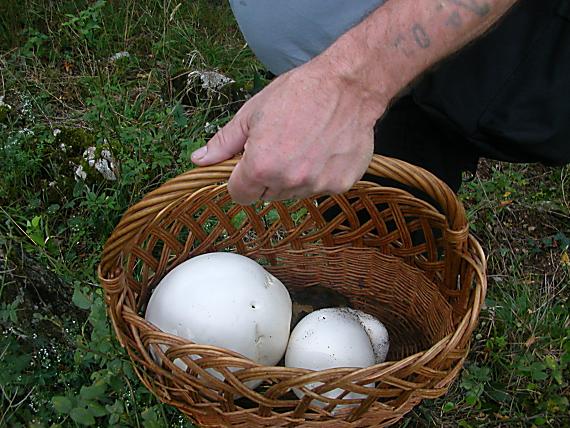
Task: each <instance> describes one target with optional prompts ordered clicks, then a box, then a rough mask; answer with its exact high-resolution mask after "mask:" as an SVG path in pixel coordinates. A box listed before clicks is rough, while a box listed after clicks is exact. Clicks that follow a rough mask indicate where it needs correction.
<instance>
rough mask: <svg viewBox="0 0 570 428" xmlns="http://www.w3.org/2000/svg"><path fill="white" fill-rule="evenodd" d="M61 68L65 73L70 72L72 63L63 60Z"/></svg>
mask: <svg viewBox="0 0 570 428" xmlns="http://www.w3.org/2000/svg"><path fill="white" fill-rule="evenodd" d="M63 69H64V70H65V72H66V73H68V74H70V73H71V72H72V71H73V63H72V62H69V61H67V60H65V59H64V60H63Z"/></svg>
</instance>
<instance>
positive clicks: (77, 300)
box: [71, 288, 91, 309]
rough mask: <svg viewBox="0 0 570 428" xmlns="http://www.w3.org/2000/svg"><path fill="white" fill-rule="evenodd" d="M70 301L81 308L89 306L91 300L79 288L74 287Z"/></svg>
mask: <svg viewBox="0 0 570 428" xmlns="http://www.w3.org/2000/svg"><path fill="white" fill-rule="evenodd" d="M71 301H72V302H73V304H74V305H75V306H77V307H78V308H81V309H89V308H90V307H91V301H90V300H89V299H88V298H87V296H86V295H85V294H84V293H83V292H82V291H81V290H79V288H75V289H74V290H73V297H72V298H71Z"/></svg>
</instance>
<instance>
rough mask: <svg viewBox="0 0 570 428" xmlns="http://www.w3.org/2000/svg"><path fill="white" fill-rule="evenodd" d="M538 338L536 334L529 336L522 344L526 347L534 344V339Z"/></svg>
mask: <svg viewBox="0 0 570 428" xmlns="http://www.w3.org/2000/svg"><path fill="white" fill-rule="evenodd" d="M537 340H538V338H537V337H536V336H530V337H529V338H528V339H527V340H526V342H525V343H524V346H526V347H527V348H530V347H531V346H532V345H534V344H535V343H536V341H537Z"/></svg>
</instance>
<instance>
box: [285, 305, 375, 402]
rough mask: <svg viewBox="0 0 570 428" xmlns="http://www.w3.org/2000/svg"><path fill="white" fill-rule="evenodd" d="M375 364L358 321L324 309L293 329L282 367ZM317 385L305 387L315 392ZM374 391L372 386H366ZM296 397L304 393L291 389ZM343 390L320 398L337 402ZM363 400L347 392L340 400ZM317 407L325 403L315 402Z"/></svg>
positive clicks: (339, 311) (345, 313)
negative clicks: (332, 399)
mask: <svg viewBox="0 0 570 428" xmlns="http://www.w3.org/2000/svg"><path fill="white" fill-rule="evenodd" d="M374 363H375V356H374V351H373V347H372V344H371V340H370V337H369V336H368V334H367V332H366V330H365V328H364V327H363V325H362V322H361V321H360V319H359V317H358V316H357V315H355V313H354V312H352V311H351V310H348V309H347V308H326V309H320V310H317V311H314V312H311V313H310V314H308V315H307V316H305V317H304V318H303V319H302V320H301V321H299V323H298V324H297V325H296V326H295V328H294V329H293V331H292V332H291V336H290V337H289V344H288V345H287V351H286V353H285V365H286V366H287V367H297V368H304V369H310V370H325V369H329V368H335V367H368V366H371V365H373V364H374ZM320 385H322V383H320V382H314V383H310V384H307V385H306V386H307V388H309V389H312V390H314V389H315V388H317V387H319V386H320ZM367 386H370V387H373V386H374V385H373V384H371V385H367ZM293 392H294V393H295V394H296V395H297V397H299V398H302V397H303V395H304V394H303V392H302V391H301V390H299V389H296V388H294V389H293ZM342 393H344V390H343V389H340V388H337V389H334V390H331V391H328V392H326V393H324V394H322V395H324V396H326V397H328V398H338V397H339V396H340V395H341V394H342ZM358 398H365V396H364V395H363V394H359V393H353V392H350V393H348V394H346V395H345V396H344V397H343V399H358ZM315 403H316V404H317V405H319V406H324V405H325V404H326V403H324V402H321V401H319V400H315Z"/></svg>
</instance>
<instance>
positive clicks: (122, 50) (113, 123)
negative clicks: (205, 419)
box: [0, 0, 570, 428]
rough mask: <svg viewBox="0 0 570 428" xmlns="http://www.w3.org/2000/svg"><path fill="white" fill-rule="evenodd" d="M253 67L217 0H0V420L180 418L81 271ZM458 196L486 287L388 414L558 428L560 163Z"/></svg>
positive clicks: (563, 302) (563, 370) (565, 245)
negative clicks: (475, 311) (140, 369)
mask: <svg viewBox="0 0 570 428" xmlns="http://www.w3.org/2000/svg"><path fill="white" fill-rule="evenodd" d="M200 71H216V72H218V73H221V74H222V75H224V76H226V77H228V78H229V79H231V80H232V81H233V83H231V84H229V85H227V86H226V87H224V88H223V90H219V91H218V90H215V91H209V90H206V91H205V90H203V88H202V87H201V84H200V81H199V80H192V77H193V76H196V74H195V73H194V74H193V72H200ZM264 76H265V71H264V70H263V68H262V67H261V66H260V64H258V63H257V62H256V60H255V58H254V57H253V56H252V54H251V52H250V51H249V50H248V48H247V47H246V45H245V43H244V41H243V39H242V38H241V35H240V33H239V30H238V28H237V26H236V24H235V22H234V20H233V17H232V16H231V13H230V11H229V8H228V6H227V4H226V2H222V1H214V0H209V1H207V0H189V1H187V2H174V1H171V0H145V1H133V0H106V1H105V0H97V1H85V0H81V1H70V0H53V1H40V0H19V1H16V0H2V1H0V165H1V171H2V175H1V176H0V332H1V335H0V426H7V427H74V426H101V427H103V426H105V427H107V426H109V427H112V426H116V427H145V428H152V427H174V426H179V427H189V426H191V424H190V423H189V422H188V421H187V420H186V419H184V418H183V417H181V415H180V414H179V413H178V412H177V411H175V410H173V409H172V408H170V407H168V406H165V405H162V404H160V403H159V402H158V401H157V399H156V398H155V397H154V396H153V395H152V394H150V393H149V392H148V391H147V390H146V388H144V387H143V386H142V384H141V383H140V382H139V381H138V379H137V377H136V376H135V375H134V373H133V369H132V366H131V364H130V360H129V359H128V357H127V356H126V355H125V353H124V351H123V350H122V349H121V348H120V347H119V346H118V343H117V342H116V340H115V339H114V336H113V333H112V330H111V328H110V325H109V321H108V319H107V316H106V313H105V305H104V301H103V296H102V290H101V288H100V287H99V285H98V283H97V280H96V272H95V269H96V265H97V263H98V260H99V255H100V253H101V249H102V246H103V243H104V241H105V240H106V238H107V237H108V235H109V234H110V232H111V231H112V230H113V227H114V226H115V225H116V223H117V222H118V220H119V218H120V216H121V214H122V213H123V212H124V211H125V210H126V209H127V208H128V207H129V206H130V205H132V204H133V203H135V202H137V201H138V200H140V199H141V198H142V196H143V195H144V194H145V193H147V192H149V191H150V190H152V189H154V188H156V187H157V186H159V185H160V184H161V183H163V182H164V181H165V180H167V179H168V178H170V177H173V176H175V175H177V174H179V173H181V172H183V171H185V170H187V169H189V168H192V167H193V165H192V163H191V161H190V153H191V152H192V151H193V150H194V149H196V148H198V147H199V146H200V145H202V144H204V143H205V141H207V140H208V138H209V137H211V136H212V135H213V133H214V132H215V130H216V129H217V127H218V126H222V125H223V124H224V123H226V122H227V121H228V120H229V118H231V116H232V115H233V114H234V113H235V111H237V109H238V108H239V106H240V105H241V103H243V102H244V100H246V99H247V97H248V96H250V95H251V94H252V93H254V92H255V91H256V90H257V89H259V87H260V86H262V85H263V84H264V83H265V78H264ZM90 150H91V153H92V155H93V158H92V159H91V163H90V159H89V156H88V153H89V151H90ZM96 159H99V160H101V159H104V160H105V159H106V160H105V161H103V160H101V162H102V164H104V163H105V162H106V165H107V167H108V171H110V173H108V175H107V176H106V177H107V178H105V177H104V176H103V175H102V173H101V172H100V171H98V170H97V169H95V168H94V165H95V162H96ZM102 164H100V165H99V166H101V165H102ZM461 197H462V198H463V200H464V203H465V205H466V207H467V209H468V211H469V216H470V220H471V225H472V231H473V233H474V234H475V235H476V236H477V238H478V239H479V240H480V242H481V243H482V245H483V246H484V248H485V250H486V251H487V253H488V255H489V267H490V269H489V285H490V287H489V294H488V298H487V301H486V302H485V308H484V310H483V313H482V316H481V323H480V326H479V328H478V330H477V332H476V336H475V337H474V342H473V345H472V349H471V352H470V354H469V356H468V359H467V361H466V364H465V370H464V371H463V373H462V376H461V379H460V380H459V381H458V382H456V383H455V384H454V385H453V387H452V389H451V390H450V392H449V394H447V395H446V396H445V397H443V398H441V399H439V400H435V401H428V402H423V403H422V404H421V405H420V406H418V407H417V408H416V409H414V411H413V412H411V413H410V414H409V415H408V416H407V417H406V418H405V419H404V420H403V421H402V422H401V424H400V426H402V427H428V426H445V427H456V426H461V427H487V426H509V427H511V426H512V427H519V426H520V427H526V426H553V427H555V426H556V427H561V426H569V425H570V420H569V419H568V414H569V413H570V410H569V403H568V397H569V391H570V389H569V364H570V316H569V311H568V304H569V303H568V294H569V293H568V284H569V282H570V279H569V276H570V260H569V257H568V253H569V244H570V202H569V201H570V168H568V167H564V168H544V167H541V166H533V165H504V164H500V163H496V162H489V161H485V162H483V163H482V165H481V168H480V170H479V171H478V173H477V175H476V177H475V179H474V180H473V181H471V182H469V183H466V185H465V186H464V188H463V190H462V193H461Z"/></svg>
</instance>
